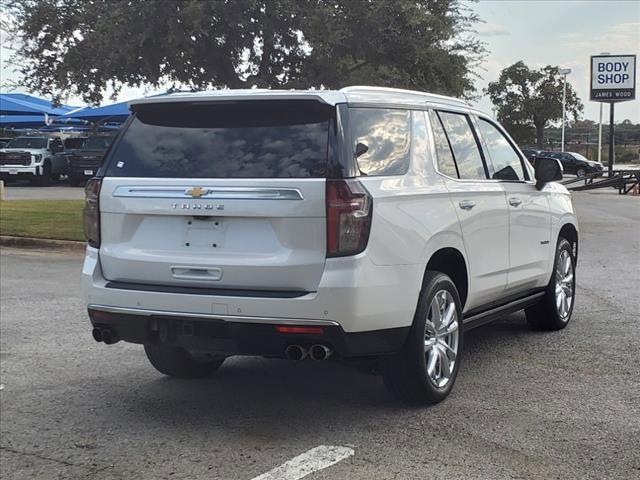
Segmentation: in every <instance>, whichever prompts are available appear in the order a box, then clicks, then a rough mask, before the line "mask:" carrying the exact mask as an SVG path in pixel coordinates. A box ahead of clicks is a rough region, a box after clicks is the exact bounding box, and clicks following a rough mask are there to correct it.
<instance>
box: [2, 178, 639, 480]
mask: <svg viewBox="0 0 640 480" xmlns="http://www.w3.org/2000/svg"><path fill="white" fill-rule="evenodd" d="M79 190H80V189H79ZM574 199H575V202H576V206H577V210H578V214H579V219H580V222H581V245H580V258H579V262H578V272H577V278H578V289H577V300H576V302H577V303H576V308H575V311H574V316H573V320H572V323H571V324H570V325H569V326H568V327H567V328H566V329H565V330H563V331H561V332H554V333H546V332H544V333H543V332H536V331H532V330H530V329H529V328H528V327H527V325H526V323H525V321H524V317H523V315H522V314H515V315H512V316H510V317H507V318H505V319H503V320H501V321H498V322H496V323H494V324H491V325H488V326H485V327H482V328H480V329H477V330H474V331H472V332H469V333H468V334H467V335H466V336H465V343H466V344H465V353H464V355H463V359H462V362H463V363H462V368H461V372H460V375H459V377H458V380H457V383H456V387H455V389H454V391H453V393H452V395H451V396H450V397H449V398H448V399H447V400H446V401H445V402H443V403H441V404H439V405H437V406H434V407H431V408H415V407H413V408H411V407H406V406H403V405H400V404H398V403H396V401H395V400H394V399H393V398H391V397H390V396H389V395H388V394H387V392H386V390H385V389H384V387H383V385H382V382H381V380H380V378H379V377H377V376H374V375H365V374H362V373H359V372H358V371H356V370H351V369H347V368H344V367H339V366H337V365H334V364H332V363H330V362H326V363H323V364H318V363H310V362H303V363H298V364H296V363H290V362H286V361H280V360H264V359H244V358H238V359H231V361H228V362H227V363H225V365H224V366H223V367H222V368H221V369H220V371H219V372H218V374H217V375H216V376H214V377H211V378H209V379H206V380H195V381H184V380H172V379H168V378H164V377H162V376H161V375H159V374H158V373H157V372H156V371H155V370H153V368H152V367H151V366H149V365H148V364H147V360H146V358H145V356H144V353H143V351H142V348H141V347H139V346H134V345H128V344H123V343H118V344H116V345H114V346H109V347H107V346H105V345H103V344H97V343H95V342H94V341H93V339H92V338H91V334H90V329H89V323H88V320H87V319H86V314H85V312H84V308H83V302H82V299H81V294H80V291H79V273H80V267H81V261H82V259H81V256H79V255H78V254H64V253H55V254H52V253H51V252H39V251H21V250H12V249H6V248H5V249H3V250H2V254H1V257H0V262H1V263H0V267H1V277H0V280H1V283H0V286H1V290H0V294H1V298H2V302H1V311H0V315H1V323H0V327H1V331H0V360H1V365H0V367H1V368H0V372H1V380H0V381H1V383H2V386H1V389H2V390H1V391H0V400H1V402H0V430H1V442H0V451H1V457H0V476H1V477H2V478H6V479H15V480H19V479H47V480H49V479H56V478H90V479H96V480H98V479H142V478H144V479H239V480H242V479H247V480H249V479H253V478H255V477H256V476H258V475H260V474H262V473H264V472H267V471H269V470H271V469H273V468H274V467H277V466H278V465H281V464H282V463H283V462H286V461H287V460H290V459H291V458H293V457H296V456H297V455H300V454H302V453H304V452H306V451H308V450H309V449H312V448H314V447H317V446H319V445H332V446H342V447H348V448H350V449H352V450H353V452H354V454H353V455H352V456H349V457H348V458H346V459H344V460H342V461H340V462H338V463H336V464H335V465H333V466H330V467H328V468H326V469H324V470H321V471H318V472H316V473H313V474H311V475H309V476H308V477H306V478H309V479H314V480H316V479H317V480H319V479H363V480H364V479H367V480H369V479H378V478H380V479H391V478H397V479H415V478H447V479H449V478H464V479H473V478H491V479H513V478H519V479H541V478H543V479H546V478H558V479H602V478H607V479H631V478H639V477H640V357H639V355H638V351H639V346H638V345H639V344H640V322H639V319H638V311H640V296H639V295H638V291H639V289H638V287H639V285H640V200H639V199H638V198H637V197H629V196H626V197H623V196H618V195H615V194H611V193H605V194H590V193H576V194H574ZM263 478H266V477H263ZM268 478H278V477H268ZM291 478H300V477H291Z"/></svg>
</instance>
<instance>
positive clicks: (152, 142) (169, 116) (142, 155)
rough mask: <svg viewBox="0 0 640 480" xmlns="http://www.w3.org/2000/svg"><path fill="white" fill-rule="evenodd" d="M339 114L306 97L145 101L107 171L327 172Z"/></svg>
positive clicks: (176, 174)
mask: <svg viewBox="0 0 640 480" xmlns="http://www.w3.org/2000/svg"><path fill="white" fill-rule="evenodd" d="M333 115H334V108H333V107H330V106H328V105H324V104H321V103H320V102H316V101H301V100H297V101H266V100H263V101H251V102H249V101H245V102H224V103H215V104H214V103H202V102H198V103H182V102H180V103H166V104H157V105H142V106H140V107H139V108H138V109H137V111H136V114H135V116H134V117H133V118H132V120H131V122H130V124H129V126H128V127H127V129H126V131H125V132H124V134H123V135H122V138H121V139H120V141H119V142H118V143H117V145H116V146H115V149H114V150H113V152H112V154H111V155H110V156H109V160H108V162H109V163H108V166H107V168H106V171H105V175H106V176H112V177H159V178H305V177H324V176H325V175H326V173H327V161H328V140H329V125H330V121H331V119H332V118H333Z"/></svg>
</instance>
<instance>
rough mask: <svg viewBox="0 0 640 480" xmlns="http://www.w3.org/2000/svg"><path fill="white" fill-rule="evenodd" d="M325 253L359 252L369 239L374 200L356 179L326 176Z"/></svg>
mask: <svg viewBox="0 0 640 480" xmlns="http://www.w3.org/2000/svg"><path fill="white" fill-rule="evenodd" d="M326 202H327V257H344V256H347V255H356V254H358V253H360V252H362V251H363V250H364V249H365V248H366V246H367V242H368V241H369V231H370V230H371V212H372V210H373V208H372V207H373V204H372V199H371V196H370V195H369V192H367V191H366V190H365V188H364V187H363V186H362V184H361V183H360V182H359V181H358V180H353V179H352V180H327V192H326Z"/></svg>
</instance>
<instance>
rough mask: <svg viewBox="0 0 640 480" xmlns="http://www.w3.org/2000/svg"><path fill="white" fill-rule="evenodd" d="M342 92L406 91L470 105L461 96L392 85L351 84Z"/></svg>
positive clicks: (408, 93) (341, 90)
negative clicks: (449, 95) (456, 96)
mask: <svg viewBox="0 0 640 480" xmlns="http://www.w3.org/2000/svg"><path fill="white" fill-rule="evenodd" d="M339 91H340V92H345V93H349V92H356V93H357V92H363V93H364V92H372V93H375V92H380V93H382V92H388V93H405V94H407V95H421V96H424V97H425V100H428V99H437V100H446V101H447V102H451V103H458V104H461V105H465V106H470V105H469V103H468V102H467V101H465V100H461V99H459V98H455V97H448V96H446V95H438V94H436V93H427V92H421V91H419V90H406V89H403V88H391V87H371V86H367V85H353V86H349V87H344V88H341V89H340V90H339Z"/></svg>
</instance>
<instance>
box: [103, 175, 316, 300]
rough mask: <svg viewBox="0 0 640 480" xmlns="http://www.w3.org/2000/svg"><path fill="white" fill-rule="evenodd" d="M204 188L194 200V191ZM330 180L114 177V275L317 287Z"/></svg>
mask: <svg viewBox="0 0 640 480" xmlns="http://www.w3.org/2000/svg"><path fill="white" fill-rule="evenodd" d="M194 189H195V192H196V193H197V194H200V196H199V197H197V198H193V197H192V195H191V194H189V193H187V192H193V191H194ZM324 195H325V181H324V180H323V179H307V180H303V179H296V180H277V179H271V180H264V181H255V180H254V181H252V182H247V181H241V180H224V181H221V180H218V181H208V182H202V181H199V182H195V181H193V180H191V179H182V180H180V181H179V182H175V181H166V180H165V181H162V180H159V179H142V178H138V179H127V180H126V181H124V180H123V179H118V178H105V179H104V180H103V185H102V190H101V197H100V210H101V223H102V244H101V248H100V261H101V264H102V269H103V273H104V276H105V278H106V279H108V280H113V281H122V282H133V283H143V284H159V285H183V286H199V287H217V288H230V289H231V288H240V289H251V290H300V291H314V290H315V289H316V288H317V286H318V284H319V282H320V277H321V276H322V272H323V270H324V263H325V255H326V246H325V245H326V234H325V206H324Z"/></svg>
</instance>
